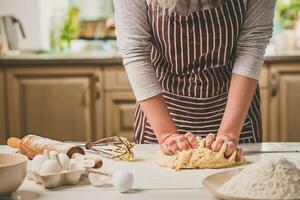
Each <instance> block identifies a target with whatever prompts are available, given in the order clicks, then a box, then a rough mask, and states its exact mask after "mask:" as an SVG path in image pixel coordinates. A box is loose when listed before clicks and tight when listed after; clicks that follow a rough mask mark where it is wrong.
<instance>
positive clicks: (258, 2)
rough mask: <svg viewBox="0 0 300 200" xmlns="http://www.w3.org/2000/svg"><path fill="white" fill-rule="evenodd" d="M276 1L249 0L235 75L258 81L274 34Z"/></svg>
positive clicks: (234, 67)
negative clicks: (267, 48)
mask: <svg viewBox="0 0 300 200" xmlns="http://www.w3.org/2000/svg"><path fill="white" fill-rule="evenodd" d="M274 8H275V0H248V1H247V11H246V16H245V20H244V23H243V26H242V31H241V33H240V36H239V39H238V41H237V44H236V48H235V52H234V56H235V61H234V66H233V73H235V74H239V75H242V76H246V77H249V78H252V79H256V80H258V79H259V77H260V73H261V68H262V65H263V62H264V54H265V49H266V47H267V45H268V44H269V40H270V38H271V37H272V32H273V17H274Z"/></svg>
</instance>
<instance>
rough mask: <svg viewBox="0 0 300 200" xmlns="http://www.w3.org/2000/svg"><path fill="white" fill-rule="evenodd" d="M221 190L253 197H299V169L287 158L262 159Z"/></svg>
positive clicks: (233, 195) (239, 196) (229, 194)
mask: <svg viewBox="0 0 300 200" xmlns="http://www.w3.org/2000/svg"><path fill="white" fill-rule="evenodd" d="M218 193H220V194H223V195H227V196H232V197H238V198H250V199H254V198H255V199H256V198H257V199H300V169H299V168H297V166H296V165H295V164H294V163H292V162H291V161H288V160H287V159H273V160H262V161H259V162H257V163H254V164H251V165H249V166H247V167H245V168H244V169H243V170H242V171H241V172H240V173H239V174H237V175H236V176H234V177H233V178H232V179H230V180H229V181H227V182H226V183H225V184H224V185H223V186H222V187H221V188H220V189H219V190H218Z"/></svg>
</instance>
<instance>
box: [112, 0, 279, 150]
mask: <svg viewBox="0 0 300 200" xmlns="http://www.w3.org/2000/svg"><path fill="white" fill-rule="evenodd" d="M274 4H275V1H274V0H263V1H261V0H114V5H115V14H116V33H117V39H118V45H119V49H120V51H121V53H122V56H123V59H124V65H125V69H126V71H127V74H128V77H129V80H130V82H131V85H132V88H133V91H134V93H135V96H136V98H137V101H138V103H137V109H136V113H135V140H136V142H137V143H155V142H158V143H159V144H160V145H161V148H162V150H163V151H164V152H165V153H166V154H174V153H176V152H177V151H181V150H187V149H190V148H196V147H197V142H196V138H195V135H199V136H205V137H206V147H208V148H212V150H214V151H219V150H220V148H221V146H222V144H223V143H224V142H226V143H227V145H228V146H227V150H226V153H225V155H226V156H229V155H230V154H231V153H232V152H233V151H234V149H235V148H236V145H237V144H238V143H239V142H240V143H250V142H251V143H252V142H260V141H261V140H262V132H261V116H260V109H259V107H260V97H259V88H258V84H257V82H258V79H259V76H260V71H261V67H262V64H263V55H264V52H265V48H266V46H267V44H268V42H269V39H270V37H271V35H272V27H273V22H272V21H273V15H274V14H273V13H274ZM240 154H241V150H240V149H238V155H239V156H240Z"/></svg>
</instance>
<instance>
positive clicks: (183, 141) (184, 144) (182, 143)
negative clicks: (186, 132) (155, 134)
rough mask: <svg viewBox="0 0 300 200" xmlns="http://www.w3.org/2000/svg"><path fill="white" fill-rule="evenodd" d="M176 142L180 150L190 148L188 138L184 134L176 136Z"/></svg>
mask: <svg viewBox="0 0 300 200" xmlns="http://www.w3.org/2000/svg"><path fill="white" fill-rule="evenodd" d="M177 144H178V146H179V148H180V149H181V150H189V149H190V148H192V146H191V145H190V143H189V141H188V139H187V138H186V137H184V136H181V137H179V138H178V141H177Z"/></svg>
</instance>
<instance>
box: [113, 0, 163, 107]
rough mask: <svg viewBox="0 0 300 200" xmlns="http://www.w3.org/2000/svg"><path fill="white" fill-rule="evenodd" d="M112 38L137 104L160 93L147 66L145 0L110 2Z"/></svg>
mask: <svg viewBox="0 0 300 200" xmlns="http://www.w3.org/2000/svg"><path fill="white" fill-rule="evenodd" d="M114 6H115V17H116V35H117V41H118V47H119V51H120V53H121V55H122V57H123V64H124V66H125V70H126V72H127V75H128V78H129V81H130V83H131V86H132V89H133V92H134V94H135V96H136V99H137V101H142V100H145V99H148V98H151V97H153V96H156V95H158V94H160V93H161V92H162V89H161V86H160V83H159V81H158V78H157V76H156V73H155V70H154V66H153V64H152V63H151V59H150V57H151V40H152V35H151V27H150V24H149V20H148V15H147V9H148V5H147V3H146V1H145V0H114Z"/></svg>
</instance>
